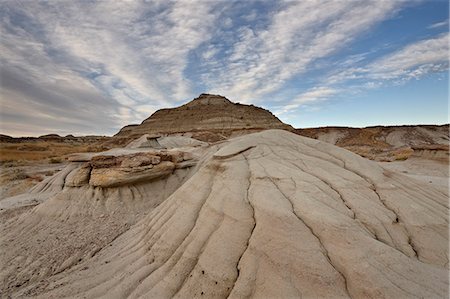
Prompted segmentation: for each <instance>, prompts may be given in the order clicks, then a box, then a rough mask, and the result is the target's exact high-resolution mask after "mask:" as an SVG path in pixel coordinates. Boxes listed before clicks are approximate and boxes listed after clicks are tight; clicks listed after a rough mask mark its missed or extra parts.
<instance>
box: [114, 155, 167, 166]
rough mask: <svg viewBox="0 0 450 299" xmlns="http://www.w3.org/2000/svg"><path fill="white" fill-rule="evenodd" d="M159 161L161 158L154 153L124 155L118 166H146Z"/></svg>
mask: <svg viewBox="0 0 450 299" xmlns="http://www.w3.org/2000/svg"><path fill="white" fill-rule="evenodd" d="M160 162H161V158H160V157H158V156H154V155H143V154H142V155H136V156H132V157H130V158H128V157H125V158H124V159H123V160H122V162H121V164H120V166H121V167H128V168H132V167H139V166H147V165H156V164H159V163H160Z"/></svg>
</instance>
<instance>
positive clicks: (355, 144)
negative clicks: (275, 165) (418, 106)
mask: <svg viewBox="0 0 450 299" xmlns="http://www.w3.org/2000/svg"><path fill="white" fill-rule="evenodd" d="M295 133H296V134H299V135H302V136H306V137H310V138H315V139H319V140H321V141H325V142H328V143H331V144H335V145H337V146H340V147H343V148H346V149H348V150H350V151H352V152H354V153H357V154H359V155H361V156H363V157H367V158H369V159H372V160H384V161H386V160H387V161H392V160H396V159H397V156H399V157H400V159H403V158H405V157H406V158H407V157H408V156H409V155H411V154H412V153H413V151H415V148H416V149H417V150H418V148H421V147H424V146H425V147H427V148H428V149H429V151H433V149H432V148H435V149H436V150H435V151H436V152H437V151H439V153H438V154H437V156H439V157H441V156H443V155H445V154H443V152H442V151H441V150H440V149H442V146H444V147H445V146H446V147H447V148H448V144H449V140H450V136H449V134H450V131H449V125H448V124H447V125H441V126H434V125H417V126H375V127H366V128H348V127H322V128H308V129H296V130H295ZM405 150H406V152H405ZM442 150H443V151H445V149H442ZM419 151H420V150H419ZM407 152H409V153H407ZM405 153H407V154H408V155H405Z"/></svg>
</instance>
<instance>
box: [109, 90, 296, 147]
mask: <svg viewBox="0 0 450 299" xmlns="http://www.w3.org/2000/svg"><path fill="white" fill-rule="evenodd" d="M264 129H285V130H293V128H292V127H291V126H290V125H286V124H284V123H282V122H281V121H280V120H279V119H278V118H277V117H275V116H274V115H273V114H272V113H271V112H270V111H268V110H265V109H262V108H259V107H256V106H253V105H243V104H238V103H232V102H231V101H229V100H228V99H227V98H225V97H222V96H219V95H210V94H201V95H200V96H199V97H198V98H196V99H194V100H192V101H191V102H189V103H187V104H185V105H183V106H180V107H177V108H172V109H161V110H158V111H156V112H155V113H154V114H153V115H151V116H150V117H149V118H147V119H146V120H144V121H143V122H142V124H140V125H131V126H126V127H124V128H122V129H121V130H120V132H119V133H117V134H116V135H115V136H114V138H113V140H114V141H115V142H118V143H121V144H125V143H127V142H128V141H130V140H131V139H135V138H138V137H140V136H142V135H144V134H156V133H158V134H174V133H186V132H195V133H196V134H197V135H198V136H194V137H199V136H201V135H202V134H199V133H201V132H209V133H216V134H217V133H219V134H222V135H224V136H227V137H228V136H230V134H231V133H232V132H233V131H240V130H246V131H258V130H264ZM210 138H211V136H210ZM215 138H218V137H217V136H215ZM121 139H125V140H126V142H125V141H121Z"/></svg>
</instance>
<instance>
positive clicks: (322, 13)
mask: <svg viewBox="0 0 450 299" xmlns="http://www.w3.org/2000/svg"><path fill="white" fill-rule="evenodd" d="M401 4H402V2H401V1H326V0H324V1H297V2H288V3H286V4H283V5H280V7H279V8H278V11H277V12H276V13H275V14H274V16H273V18H272V20H271V23H270V25H269V26H268V28H262V29H254V28H251V27H248V26H244V27H241V28H240V29H239V36H238V40H237V42H235V43H234V45H233V50H232V52H231V54H230V56H229V57H228V59H227V60H226V61H225V62H224V65H223V68H221V69H220V70H219V71H218V72H217V74H215V75H214V76H213V79H212V80H211V81H212V82H209V86H211V89H212V90H213V91H215V92H218V93H225V94H228V95H230V96H231V97H234V98H239V99H240V100H242V101H249V100H251V99H255V98H262V97H264V96H265V95H267V94H270V93H271V92H274V91H277V90H278V89H280V88H281V87H282V86H283V85H284V84H285V83H286V82H287V81H289V80H290V79H292V78H293V77H294V76H297V75H299V74H302V73H305V72H306V71H307V70H308V67H309V66H310V65H311V64H312V63H313V62H314V61H316V60H317V59H320V58H323V57H326V56H328V55H331V54H332V53H334V52H336V51H337V50H339V49H342V48H343V47H344V46H345V45H346V44H347V43H349V42H350V41H352V40H354V39H355V38H356V37H357V36H359V35H360V34H362V33H363V32H365V31H366V30H368V29H369V28H370V26H373V25H374V24H376V23H377V22H380V21H382V20H384V19H386V18H387V17H389V16H390V15H392V14H393V13H394V12H395V11H396V9H397V8H398V7H400V6H401ZM361 16H364V17H361Z"/></svg>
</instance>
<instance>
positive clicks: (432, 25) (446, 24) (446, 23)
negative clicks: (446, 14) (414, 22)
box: [427, 19, 448, 29]
mask: <svg viewBox="0 0 450 299" xmlns="http://www.w3.org/2000/svg"><path fill="white" fill-rule="evenodd" d="M444 26H447V27H448V19H447V20H445V21H442V22H438V23H434V24H431V25H430V26H428V27H427V28H428V29H436V28H441V27H444Z"/></svg>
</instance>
